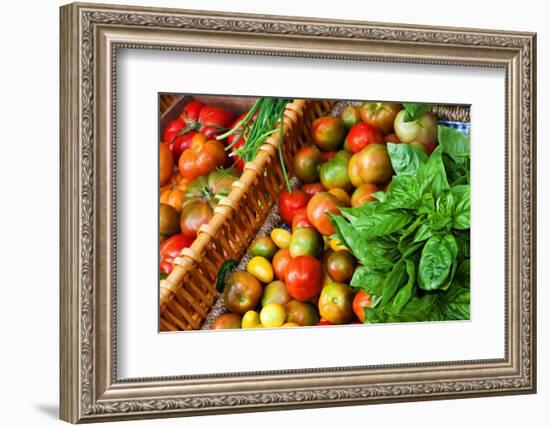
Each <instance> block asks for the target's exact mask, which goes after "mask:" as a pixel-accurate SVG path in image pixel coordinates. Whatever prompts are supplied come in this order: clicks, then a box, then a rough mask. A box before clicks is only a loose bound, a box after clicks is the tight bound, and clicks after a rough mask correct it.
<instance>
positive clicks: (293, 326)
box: [281, 322, 300, 328]
mask: <svg viewBox="0 0 550 427" xmlns="http://www.w3.org/2000/svg"><path fill="white" fill-rule="evenodd" d="M297 326H300V325H298V324H297V323H294V322H286V323H284V324H283V326H281V328H295V327H297Z"/></svg>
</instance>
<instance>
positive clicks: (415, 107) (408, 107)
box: [403, 103, 432, 122]
mask: <svg viewBox="0 0 550 427" xmlns="http://www.w3.org/2000/svg"><path fill="white" fill-rule="evenodd" d="M403 108H405V111H406V112H407V114H405V117H404V121H405V122H412V121H414V120H417V119H419V118H420V117H422V116H423V115H424V114H426V113H427V112H429V111H430V110H431V109H432V105H431V104H410V103H407V104H403Z"/></svg>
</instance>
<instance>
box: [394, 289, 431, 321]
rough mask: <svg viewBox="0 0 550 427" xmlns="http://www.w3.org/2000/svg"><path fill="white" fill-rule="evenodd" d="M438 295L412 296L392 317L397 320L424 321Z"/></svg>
mask: <svg viewBox="0 0 550 427" xmlns="http://www.w3.org/2000/svg"><path fill="white" fill-rule="evenodd" d="M438 298H439V296H438V295H436V294H427V295H423V296H421V297H413V298H411V299H410V301H409V302H408V303H407V304H406V305H405V306H404V307H403V309H402V310H401V313H399V314H398V315H396V316H393V317H392V320H393V321H397V322H424V321H426V320H429V317H430V315H431V313H432V312H433V310H434V307H435V306H436V304H437V300H438Z"/></svg>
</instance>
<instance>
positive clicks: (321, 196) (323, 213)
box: [307, 192, 340, 236]
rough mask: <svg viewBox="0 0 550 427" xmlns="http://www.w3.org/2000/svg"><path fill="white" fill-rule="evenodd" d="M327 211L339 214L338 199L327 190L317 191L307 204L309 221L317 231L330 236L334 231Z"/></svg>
mask: <svg viewBox="0 0 550 427" xmlns="http://www.w3.org/2000/svg"><path fill="white" fill-rule="evenodd" d="M328 212H330V213H332V214H335V215H339V214H340V209H338V199H337V198H336V197H335V196H334V195H332V194H330V193H328V192H322V193H317V194H316V195H315V196H313V197H312V199H311V200H310V201H309V203H308V204H307V218H308V219H309V222H311V223H312V224H313V226H314V227H315V228H316V229H317V231H318V232H319V233H321V234H323V235H325V236H330V235H331V234H334V233H335V232H336V230H335V229H334V226H333V225H332V222H330V218H329V216H328V215H327V213H328Z"/></svg>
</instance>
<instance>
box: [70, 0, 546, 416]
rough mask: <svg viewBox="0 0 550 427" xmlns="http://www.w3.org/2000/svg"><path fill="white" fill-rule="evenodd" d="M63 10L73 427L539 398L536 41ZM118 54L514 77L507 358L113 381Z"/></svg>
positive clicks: (509, 91) (295, 21) (205, 15)
mask: <svg viewBox="0 0 550 427" xmlns="http://www.w3.org/2000/svg"><path fill="white" fill-rule="evenodd" d="M60 13H61V39H60V43H61V47H60V51H61V63H60V67H61V69H60V72H61V83H60V92H61V93H60V108H61V113H60V135H61V176H60V179H61V205H60V216H61V218H60V227H61V238H60V242H61V243H60V252H61V253H60V255H61V261H60V262H61V265H60V275H61V279H60V286H61V289H60V316H61V320H60V325H61V331H60V334H61V335H60V338H61V339H60V377H61V378H60V381H61V396H60V399H61V402H60V414H61V418H62V419H63V420H66V421H69V422H72V423H77V422H93V421H103V420H105V421H107V420H117V419H129V418H154V417H168V416H181V415H200V414H215V413H227V412H239V411H258V410H274V409H288V408H307V407H321V406H328V405H357V404H366V403H383V402H400V401H410V400H424V399H442V398H456V397H475V396H485V395H495V394H518V393H533V392H535V390H536V386H535V384H536V354H535V350H536V340H535V326H536V321H535V320H536V318H535V305H536V304H535V284H536V283H535V277H536V257H535V256H536V254H535V247H536V241H535V236H536V216H535V215H536V205H535V201H536V198H535V196H536V183H535V176H536V170H535V133H536V131H535V121H536V120H535V104H536V103H535V93H536V88H535V81H536V78H535V70H536V64H535V58H536V55H535V50H536V45H535V42H536V38H535V34H533V33H519V32H507V31H493V30H489V31H488V30H477V29H462V28H443V27H424V26H411V25H401V24H382V23H370V22H353V21H330V20H321V19H312V18H294V17H282V16H263V15H243V14H231V13H217V12H198V11H189V10H174V9H157V8H136V7H126V6H112V5H99V4H71V5H68V6H64V7H62V8H61V12H60ZM118 48H131V49H170V50H178V51H182V52H185V51H200V52H217V53H226V54H228V55H231V54H236V53H239V54H250V55H282V56H295V57H308V58H320V59H344V60H354V61H388V62H405V63H422V64H445V65H450V66H453V65H468V66H473V67H500V68H503V69H504V70H505V72H506V87H505V88H503V94H502V96H503V97H505V99H506V121H505V126H506V129H505V134H506V143H505V145H504V147H503V149H504V150H505V152H506V174H505V176H503V177H502V179H503V180H504V181H505V185H506V212H503V215H505V218H506V220H505V230H503V233H505V241H506V247H505V250H504V252H503V253H502V255H503V256H505V259H506V263H505V265H506V267H505V268H506V271H505V277H506V282H505V283H503V287H504V288H505V295H506V306H505V312H506V316H505V319H506V320H505V321H506V324H505V331H506V334H505V336H506V340H505V343H504V346H505V357H504V358H503V359H498V360H470V361H456V362H439V363H438V362H433V363H422V364H403V365H383V366H376V367H372V366H369V367H354V368H344V367H335V368H331V369H315V368H312V369H309V370H293V371H285V372H255V373H243V374H235V375H231V374H226V375H224V374H219V375H209V376H191V377H174V378H141V379H132V380H131V381H129V380H125V381H124V380H120V379H117V369H116V357H115V356H116V333H115V332H116V329H115V328H116V322H115V320H116V298H115V297H116V257H115V254H116V209H115V200H116V182H115V173H116V157H115V156H114V152H115V151H114V148H115V135H116V133H115V130H116V116H115V111H116V109H115V102H116V94H115V88H116V69H115V67H114V65H115V64H116V53H117V49H118ZM495 256H498V255H495Z"/></svg>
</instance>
